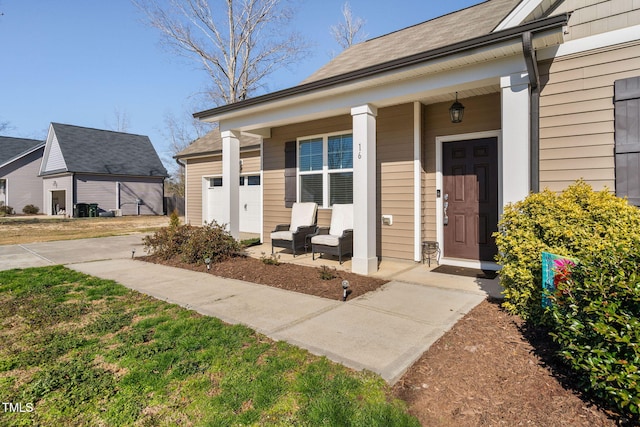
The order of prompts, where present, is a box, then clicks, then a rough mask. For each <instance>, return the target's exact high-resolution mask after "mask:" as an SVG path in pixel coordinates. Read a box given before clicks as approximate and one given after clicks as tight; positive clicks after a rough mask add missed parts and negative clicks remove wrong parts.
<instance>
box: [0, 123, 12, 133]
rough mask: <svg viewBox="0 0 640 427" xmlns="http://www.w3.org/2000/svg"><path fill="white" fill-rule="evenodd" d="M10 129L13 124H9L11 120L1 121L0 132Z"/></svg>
mask: <svg viewBox="0 0 640 427" xmlns="http://www.w3.org/2000/svg"><path fill="white" fill-rule="evenodd" d="M9 129H11V125H10V124H9V122H2V121H0V132H4V131H6V130H9Z"/></svg>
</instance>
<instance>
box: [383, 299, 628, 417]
mask: <svg viewBox="0 0 640 427" xmlns="http://www.w3.org/2000/svg"><path fill="white" fill-rule="evenodd" d="M554 354H555V345H554V343H553V342H552V341H551V339H550V337H549V336H548V334H547V333H546V332H544V331H541V330H528V329H527V328H526V324H525V323H524V322H523V321H522V320H521V319H520V318H518V317H517V316H512V315H509V314H508V313H506V312H504V311H503V310H502V309H501V308H500V305H499V302H496V301H489V300H485V301H483V302H482V303H481V304H480V305H478V306H477V307H476V308H475V309H473V310H472V311H471V312H469V313H468V314H467V315H466V316H465V317H464V318H463V319H462V320H461V321H459V322H458V323H457V324H456V325H455V326H454V327H453V328H452V329H451V330H450V331H449V332H447V333H446V334H445V335H444V336H443V337H442V338H440V340H438V341H437V342H436V343H435V344H434V345H433V346H431V348H430V349H429V350H428V351H427V352H426V353H424V354H423V355H422V357H421V358H420V359H419V360H418V361H417V362H416V363H415V364H414V365H413V366H412V367H411V368H410V369H409V371H408V372H407V373H406V374H405V375H404V376H403V377H402V378H401V380H400V381H399V382H398V383H397V384H396V385H395V387H394V393H395V394H396V395H397V396H398V397H399V398H401V399H403V400H404V401H406V402H407V403H408V405H409V408H410V411H411V413H412V414H413V415H415V416H417V417H418V418H419V419H420V422H421V423H422V425H424V426H456V427H457V426H550V427H551V426H576V427H581V426H584V427H587V426H590V427H594V426H616V425H618V424H617V422H616V420H615V418H614V414H611V413H608V412H607V411H605V410H603V409H602V408H598V407H597V406H595V405H594V404H593V403H591V402H589V400H588V399H587V398H586V397H584V396H581V395H579V394H578V393H577V392H575V391H574V390H577V387H576V386H575V384H573V379H572V376H571V374H570V373H569V372H568V371H567V370H565V368H564V367H563V366H561V365H560V364H559V362H558V360H557V359H556V358H555V356H554Z"/></svg>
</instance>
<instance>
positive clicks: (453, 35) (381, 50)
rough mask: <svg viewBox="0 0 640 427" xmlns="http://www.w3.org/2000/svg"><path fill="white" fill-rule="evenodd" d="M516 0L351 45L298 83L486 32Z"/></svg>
mask: <svg viewBox="0 0 640 427" xmlns="http://www.w3.org/2000/svg"><path fill="white" fill-rule="evenodd" d="M520 1H521V0H488V1H485V2H484V3H480V4H478V5H475V6H471V7H468V8H466V9H462V10H459V11H456V12H453V13H450V14H448V15H444V16H440V17H438V18H434V19H432V20H430V21H426V22H423V23H421V24H417V25H414V26H412V27H408V28H405V29H402V30H399V31H396V32H393V33H390V34H386V35H384V36H381V37H377V38H374V39H371V40H368V41H365V42H362V43H359V44H356V45H353V46H351V47H350V48H348V49H346V50H345V51H343V52H342V53H341V54H339V55H338V56H337V57H335V58H334V59H333V60H331V61H330V62H329V63H328V64H326V65H325V66H323V67H322V68H320V69H319V70H318V71H316V72H315V73H314V74H312V75H311V76H310V77H309V78H307V79H306V80H305V81H304V82H302V83H303V84H304V83H310V82H313V81H318V80H322V79H325V78H329V77H333V76H337V75H340V74H344V73H347V72H350V71H353V70H357V69H361V68H367V67H371V66H374V65H377V64H381V63H383V62H388V61H392V60H395V59H400V58H404V57H407V56H411V55H414V54H417V53H420V52H425V51H429V50H434V49H437V48H440V47H444V46H448V45H451V44H454V43H457V42H461V41H464V40H468V39H472V38H474V37H477V36H479V35H484V34H489V33H491V32H492V31H493V30H494V29H495V28H496V26H497V25H498V24H500V22H501V21H502V20H503V19H504V18H505V17H506V16H507V15H509V14H510V13H511V11H512V10H513V9H514V8H515V7H516V6H517V5H518V4H519V3H520Z"/></svg>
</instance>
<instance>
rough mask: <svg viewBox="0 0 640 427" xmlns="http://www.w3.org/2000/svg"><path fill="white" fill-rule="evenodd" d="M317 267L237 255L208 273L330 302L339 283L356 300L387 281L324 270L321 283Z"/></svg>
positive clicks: (337, 296)
mask: <svg viewBox="0 0 640 427" xmlns="http://www.w3.org/2000/svg"><path fill="white" fill-rule="evenodd" d="M136 259H140V260H144V261H148V262H154V263H158V264H164V265H169V266H172V267H179V268H184V269H187V270H194V271H202V272H206V271H207V267H206V266H205V265H204V264H188V263H185V262H182V261H181V260H180V259H178V258H175V259H171V260H168V261H164V260H161V259H159V258H157V257H154V256H153V255H150V256H144V257H138V258H136ZM321 268H322V267H317V268H316V267H307V266H303V265H297V264H289V263H283V262H281V263H280V264H279V265H269V264H265V263H264V262H262V261H261V260H259V259H256V258H251V257H244V256H239V257H235V258H232V259H229V260H227V261H222V262H218V263H214V264H211V271H210V273H211V274H214V275H216V276H221V277H227V278H230V279H239V280H245V281H247V282H253V283H260V284H262V285H268V286H273V287H276V288H280V289H286V290H288V291H294V292H300V293H304V294H308V295H315V296H318V297H322V298H328V299H333V300H342V281H343V280H348V281H349V289H348V292H349V295H348V298H347V299H352V298H356V297H359V296H360V295H364V294H366V293H367V292H371V291H375V290H376V289H378V288H379V287H381V286H382V285H384V284H385V283H387V282H388V281H387V280H381V279H374V278H371V277H366V276H361V275H359V274H354V273H349V272H346V271H339V270H335V269H332V268H328V269H327V272H328V273H330V274H331V275H333V276H335V277H334V278H333V279H330V280H323V279H322V278H321V277H320V274H321Z"/></svg>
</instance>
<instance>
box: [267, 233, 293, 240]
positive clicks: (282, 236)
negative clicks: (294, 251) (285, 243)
mask: <svg viewBox="0 0 640 427" xmlns="http://www.w3.org/2000/svg"><path fill="white" fill-rule="evenodd" d="M271 240H293V233H292V232H291V231H276V232H273V233H271Z"/></svg>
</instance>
